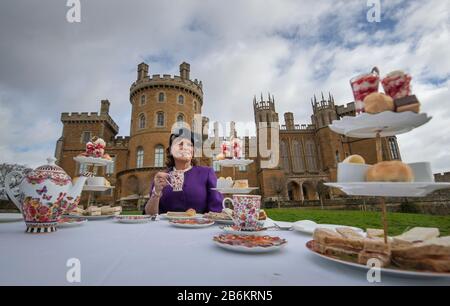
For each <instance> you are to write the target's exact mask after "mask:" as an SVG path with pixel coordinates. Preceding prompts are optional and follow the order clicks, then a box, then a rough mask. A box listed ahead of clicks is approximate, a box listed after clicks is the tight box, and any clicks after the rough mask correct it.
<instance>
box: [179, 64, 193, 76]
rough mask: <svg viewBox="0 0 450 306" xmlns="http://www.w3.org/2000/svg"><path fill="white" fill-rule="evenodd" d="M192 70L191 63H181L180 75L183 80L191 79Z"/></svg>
mask: <svg viewBox="0 0 450 306" xmlns="http://www.w3.org/2000/svg"><path fill="white" fill-rule="evenodd" d="M190 71H191V65H189V64H188V63H186V62H183V63H182V64H181V65H180V77H181V79H182V80H189V73H190Z"/></svg>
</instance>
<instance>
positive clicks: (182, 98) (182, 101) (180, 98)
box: [178, 95, 184, 104]
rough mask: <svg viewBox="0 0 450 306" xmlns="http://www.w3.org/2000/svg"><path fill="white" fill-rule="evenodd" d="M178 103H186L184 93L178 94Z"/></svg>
mask: <svg viewBox="0 0 450 306" xmlns="http://www.w3.org/2000/svg"><path fill="white" fill-rule="evenodd" d="M178 104H184V96H183V95H179V96H178Z"/></svg>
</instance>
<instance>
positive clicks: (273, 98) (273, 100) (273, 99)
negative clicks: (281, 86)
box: [272, 95, 275, 103]
mask: <svg viewBox="0 0 450 306" xmlns="http://www.w3.org/2000/svg"><path fill="white" fill-rule="evenodd" d="M272 102H273V103H275V97H274V96H273V95H272Z"/></svg>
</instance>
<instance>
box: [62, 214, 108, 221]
mask: <svg viewBox="0 0 450 306" xmlns="http://www.w3.org/2000/svg"><path fill="white" fill-rule="evenodd" d="M115 216H116V215H99V216H89V215H87V216H85V215H83V216H79V215H66V216H65V217H69V218H80V217H82V218H86V219H88V220H105V219H109V218H112V217H115Z"/></svg>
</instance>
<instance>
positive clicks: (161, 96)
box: [158, 92, 166, 102]
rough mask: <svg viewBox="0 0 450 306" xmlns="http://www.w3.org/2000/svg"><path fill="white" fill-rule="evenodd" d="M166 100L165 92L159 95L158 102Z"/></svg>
mask: <svg viewBox="0 0 450 306" xmlns="http://www.w3.org/2000/svg"><path fill="white" fill-rule="evenodd" d="M165 99H166V97H165V95H164V93H163V92H160V93H159V95H158V101H159V102H164V100H165Z"/></svg>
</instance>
